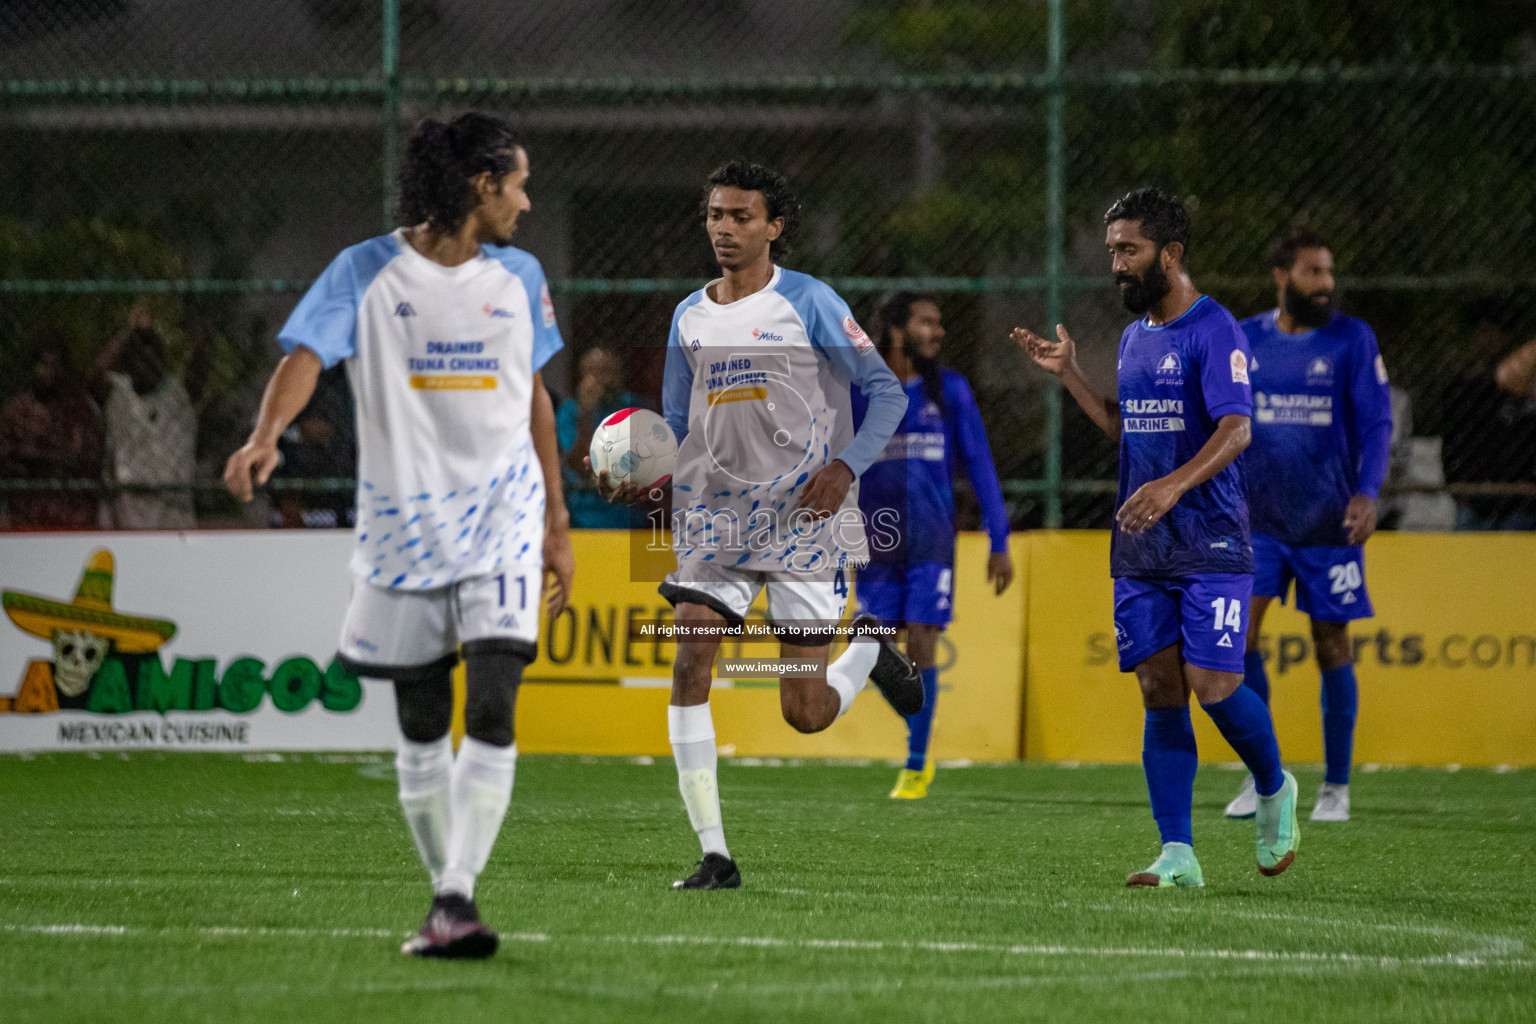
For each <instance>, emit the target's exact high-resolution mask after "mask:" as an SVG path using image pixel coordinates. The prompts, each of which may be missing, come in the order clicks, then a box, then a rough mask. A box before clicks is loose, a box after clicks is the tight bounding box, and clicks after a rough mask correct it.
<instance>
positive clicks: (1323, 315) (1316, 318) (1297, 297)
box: [1281, 283, 1333, 328]
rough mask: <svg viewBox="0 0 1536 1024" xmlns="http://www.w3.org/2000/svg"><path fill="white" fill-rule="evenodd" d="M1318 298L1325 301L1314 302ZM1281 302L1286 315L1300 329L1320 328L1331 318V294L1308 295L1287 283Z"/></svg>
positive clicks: (1316, 293)
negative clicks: (1322, 298)
mask: <svg viewBox="0 0 1536 1024" xmlns="http://www.w3.org/2000/svg"><path fill="white" fill-rule="evenodd" d="M1318 296H1324V297H1325V298H1326V301H1324V302H1317V301H1314V300H1316V299H1317V297H1318ZM1281 302H1283V303H1284V304H1285V312H1286V315H1287V316H1289V317H1290V318H1291V319H1292V320H1294V321H1296V322H1297V323H1298V324H1300V325H1301V326H1302V327H1307V328H1317V327H1322V326H1324V325H1325V324H1327V323H1328V321H1329V320H1330V319H1332V317H1333V292H1312V293H1311V294H1308V293H1306V292H1304V291H1301V290H1299V289H1298V288H1296V287H1295V286H1294V285H1291V284H1289V283H1287V284H1286V286H1285V291H1284V293H1283V295H1282V297H1281Z"/></svg>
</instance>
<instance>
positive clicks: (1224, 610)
mask: <svg viewBox="0 0 1536 1024" xmlns="http://www.w3.org/2000/svg"><path fill="white" fill-rule="evenodd" d="M1211 609H1212V610H1213V611H1215V613H1216V620H1215V621H1214V622H1212V623H1211V628H1212V629H1214V630H1216V631H1217V632H1218V633H1219V632H1221V631H1222V630H1224V629H1232V630H1237V631H1238V632H1242V629H1243V602H1242V601H1240V600H1238V599H1237V598H1235V597H1234V598H1232V599H1231V600H1230V601H1229V600H1227V599H1226V598H1224V597H1218V598H1217V599H1216V600H1214V601H1212V602H1211Z"/></svg>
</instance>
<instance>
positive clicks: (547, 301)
mask: <svg viewBox="0 0 1536 1024" xmlns="http://www.w3.org/2000/svg"><path fill="white" fill-rule="evenodd" d="M539 309H541V310H543V312H544V326H545V327H553V326H555V300H554V299H553V298H551V297H550V294H549V282H548V281H545V282H544V284H543V285H542V286H541V287H540V288H539Z"/></svg>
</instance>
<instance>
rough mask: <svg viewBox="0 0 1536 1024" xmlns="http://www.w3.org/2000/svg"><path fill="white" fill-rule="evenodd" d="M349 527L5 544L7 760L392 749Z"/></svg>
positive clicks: (7, 538) (45, 537)
mask: <svg viewBox="0 0 1536 1024" xmlns="http://www.w3.org/2000/svg"><path fill="white" fill-rule="evenodd" d="M350 553H351V533H350V531H346V530H324V531H321V530H312V531H289V530H281V531H279V530H273V531H248V532H202V533H138V534H134V533H56V534H9V535H0V599H3V604H4V610H5V616H6V621H4V622H0V751H23V750H126V749H159V750H385V749H391V748H393V747H394V745H395V736H396V725H395V708H394V693H393V692H392V690H391V688H390V687H389V686H388V685H386V684H381V683H377V682H373V683H363V682H361V681H360V680H358V679H356V678H355V677H353V676H351V675H350V674H349V673H347V672H346V671H345V670H344V669H343V668H342V667H341V666H340V665H339V664H337V663H336V662H335V660H334V656H335V652H336V641H337V637H338V635H339V633H340V631H341V620H342V616H343V614H344V613H345V611H346V606H347V597H348V594H349V591H350V589H351V586H352V576H351V574H350V573H349V572H348V571H347V558H348V556H349V555H350Z"/></svg>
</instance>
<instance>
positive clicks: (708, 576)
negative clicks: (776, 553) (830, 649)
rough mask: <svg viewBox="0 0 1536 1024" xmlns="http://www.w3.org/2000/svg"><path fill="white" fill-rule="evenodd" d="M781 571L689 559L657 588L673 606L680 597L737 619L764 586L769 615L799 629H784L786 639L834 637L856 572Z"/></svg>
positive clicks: (809, 642)
mask: <svg viewBox="0 0 1536 1024" xmlns="http://www.w3.org/2000/svg"><path fill="white" fill-rule="evenodd" d="M783 575H788V574H783ZM783 575H780V574H777V573H766V572H741V571H738V570H736V569H732V568H729V567H727V566H723V565H721V566H716V565H713V564H711V563H709V562H690V563H689V565H688V568H687V569H686V570H685V571H684V572H682V573H677V572H674V573H668V574H667V580H666V582H665V583H663V584H662V585H661V586H660V587H659V588H658V589H659V590H660V592H661V596H662V597H664V598H666V599H667V600H668V601H669V602H670V603H671V604H672V605H673V606H674V607H676V606H677V605H678V604H679V603H682V602H686V603H689V604H701V605H704V606H705V607H706V608H710V609H712V610H713V611H715V612H717V613H719V614H720V615H722V616H724V617H725V620H726V621H727V622H729V623H731V624H732V625H735V624H737V623H740V622H741V621H742V620H743V619H745V618H746V616H747V610H748V609H749V608H751V607H752V602H753V601H754V600H756V599H757V595H758V593H759V592H761V591H762V590H763V588H764V587H766V588H767V589H768V621H769V622H770V623H772V624H773V625H774V626H775V627H778V628H779V629H781V630H784V631H785V633H787V632H788V631H789V630H799V631H800V632H801V636H799V637H795V636H790V635H785V633H781V637H782V639H784V640H786V641H789V642H793V643H798V644H800V645H801V646H805V647H814V646H819V645H820V644H825V643H828V642H830V640H831V630H832V627H834V626H836V625H837V624H838V623H839V622H841V621H842V619H843V611H844V609H846V608H847V606H848V592H849V590H850V589H852V583H853V580H852V573H851V572H850V571H849V570H838V571H837V573H836V574H835V575H834V576H833V578H832V579H830V580H829V579H785V578H783ZM683 576H686V580H685V579H683V578H682V577H683ZM786 627H787V628H786ZM806 634H812V635H806Z"/></svg>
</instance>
